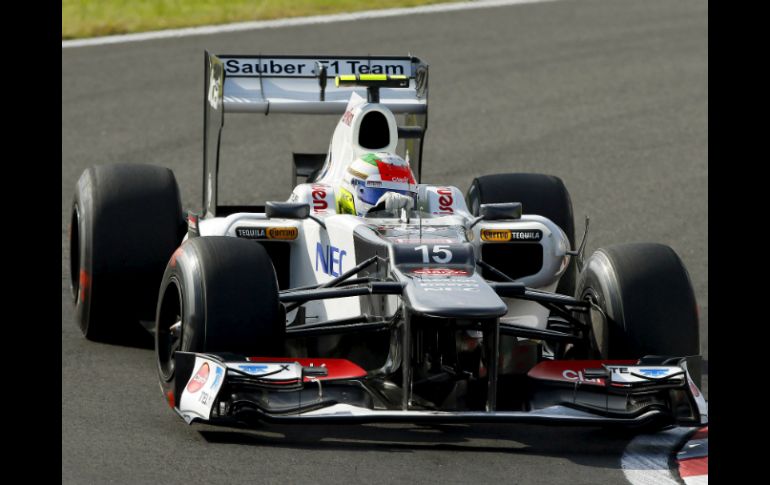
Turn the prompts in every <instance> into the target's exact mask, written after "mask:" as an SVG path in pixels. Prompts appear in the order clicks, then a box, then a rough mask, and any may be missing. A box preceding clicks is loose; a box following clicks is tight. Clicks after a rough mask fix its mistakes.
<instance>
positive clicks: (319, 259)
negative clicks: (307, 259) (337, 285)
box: [315, 242, 348, 276]
mask: <svg viewBox="0 0 770 485" xmlns="http://www.w3.org/2000/svg"><path fill="white" fill-rule="evenodd" d="M346 254H348V252H347V251H345V250H341V249H340V248H338V247H337V246H332V245H331V244H329V245H326V246H324V245H323V244H321V243H320V242H318V243H316V245H315V270H316V271H323V272H324V273H326V274H328V275H329V276H339V275H340V274H342V258H343V257H344V256H345V255H346ZM319 263H320V269H319Z"/></svg>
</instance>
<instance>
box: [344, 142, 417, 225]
mask: <svg viewBox="0 0 770 485" xmlns="http://www.w3.org/2000/svg"><path fill="white" fill-rule="evenodd" d="M336 192H337V213H338V214H357V215H359V216H365V215H366V213H367V212H369V209H371V208H372V207H374V206H375V205H376V204H377V201H379V200H380V198H381V197H382V196H383V195H384V194H385V193H387V192H396V193H398V194H402V195H407V196H409V197H411V198H412V199H416V197H417V182H415V180H414V175H413V174H412V169H411V168H409V162H407V161H406V160H404V159H403V158H401V157H399V156H398V155H396V154H393V153H386V152H378V153H367V154H366V155H363V156H362V157H361V158H357V159H356V160H353V163H351V164H350V166H348V168H347V170H346V171H345V175H344V178H343V181H342V186H341V187H340V188H339V190H337V191H336Z"/></svg>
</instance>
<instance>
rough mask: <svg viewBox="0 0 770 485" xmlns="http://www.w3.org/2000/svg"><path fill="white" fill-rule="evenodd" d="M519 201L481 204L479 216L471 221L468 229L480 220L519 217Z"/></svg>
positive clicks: (520, 211) (520, 208) (520, 210)
mask: <svg viewBox="0 0 770 485" xmlns="http://www.w3.org/2000/svg"><path fill="white" fill-rule="evenodd" d="M521 213H522V207H521V202H502V203H499V204H481V206H479V216H478V217H477V218H475V219H474V220H473V222H471V224H470V226H468V229H472V228H473V226H475V225H476V224H478V223H479V222H481V221H497V220H500V219H521Z"/></svg>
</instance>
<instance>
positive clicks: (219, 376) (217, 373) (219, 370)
mask: <svg viewBox="0 0 770 485" xmlns="http://www.w3.org/2000/svg"><path fill="white" fill-rule="evenodd" d="M222 374H224V372H223V371H222V368H221V367H217V368H216V370H215V371H214V382H212V383H211V388H212V389H214V388H216V387H217V384H219V381H220V380H221V379H222Z"/></svg>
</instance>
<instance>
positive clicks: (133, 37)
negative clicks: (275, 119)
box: [61, 0, 560, 49]
mask: <svg viewBox="0 0 770 485" xmlns="http://www.w3.org/2000/svg"><path fill="white" fill-rule="evenodd" d="M555 1H560V0H479V1H466V2H457V3H438V4H435V5H425V6H421V7H409V8H390V9H384V10H365V11H362V12H351V13H339V14H333V15H315V16H312V17H294V18H287V19H276V20H259V21H255V22H238V23H234V24H223V25H205V26H201V27H190V28H186V29H170V30H156V31H153V32H141V33H137V34H126V35H111V36H107V37H92V38H90V39H78V40H63V41H62V43H61V47H62V49H67V48H71V47H86V46H93V45H105V44H122V43H125V42H140V41H144V40H155V39H171V38H177V37H187V36H191V35H211V34H221V33H225V32H241V31H244V30H262V29H277V28H281V27H296V26H301V25H316V24H327V23H331V22H350V21H353V20H366V19H377V18H386V17H396V16H399V15H417V14H425V13H439V12H454V11H458V10H473V9H479V8H492V7H504V6H509V5H522V4H527V3H544V2H555Z"/></svg>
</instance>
